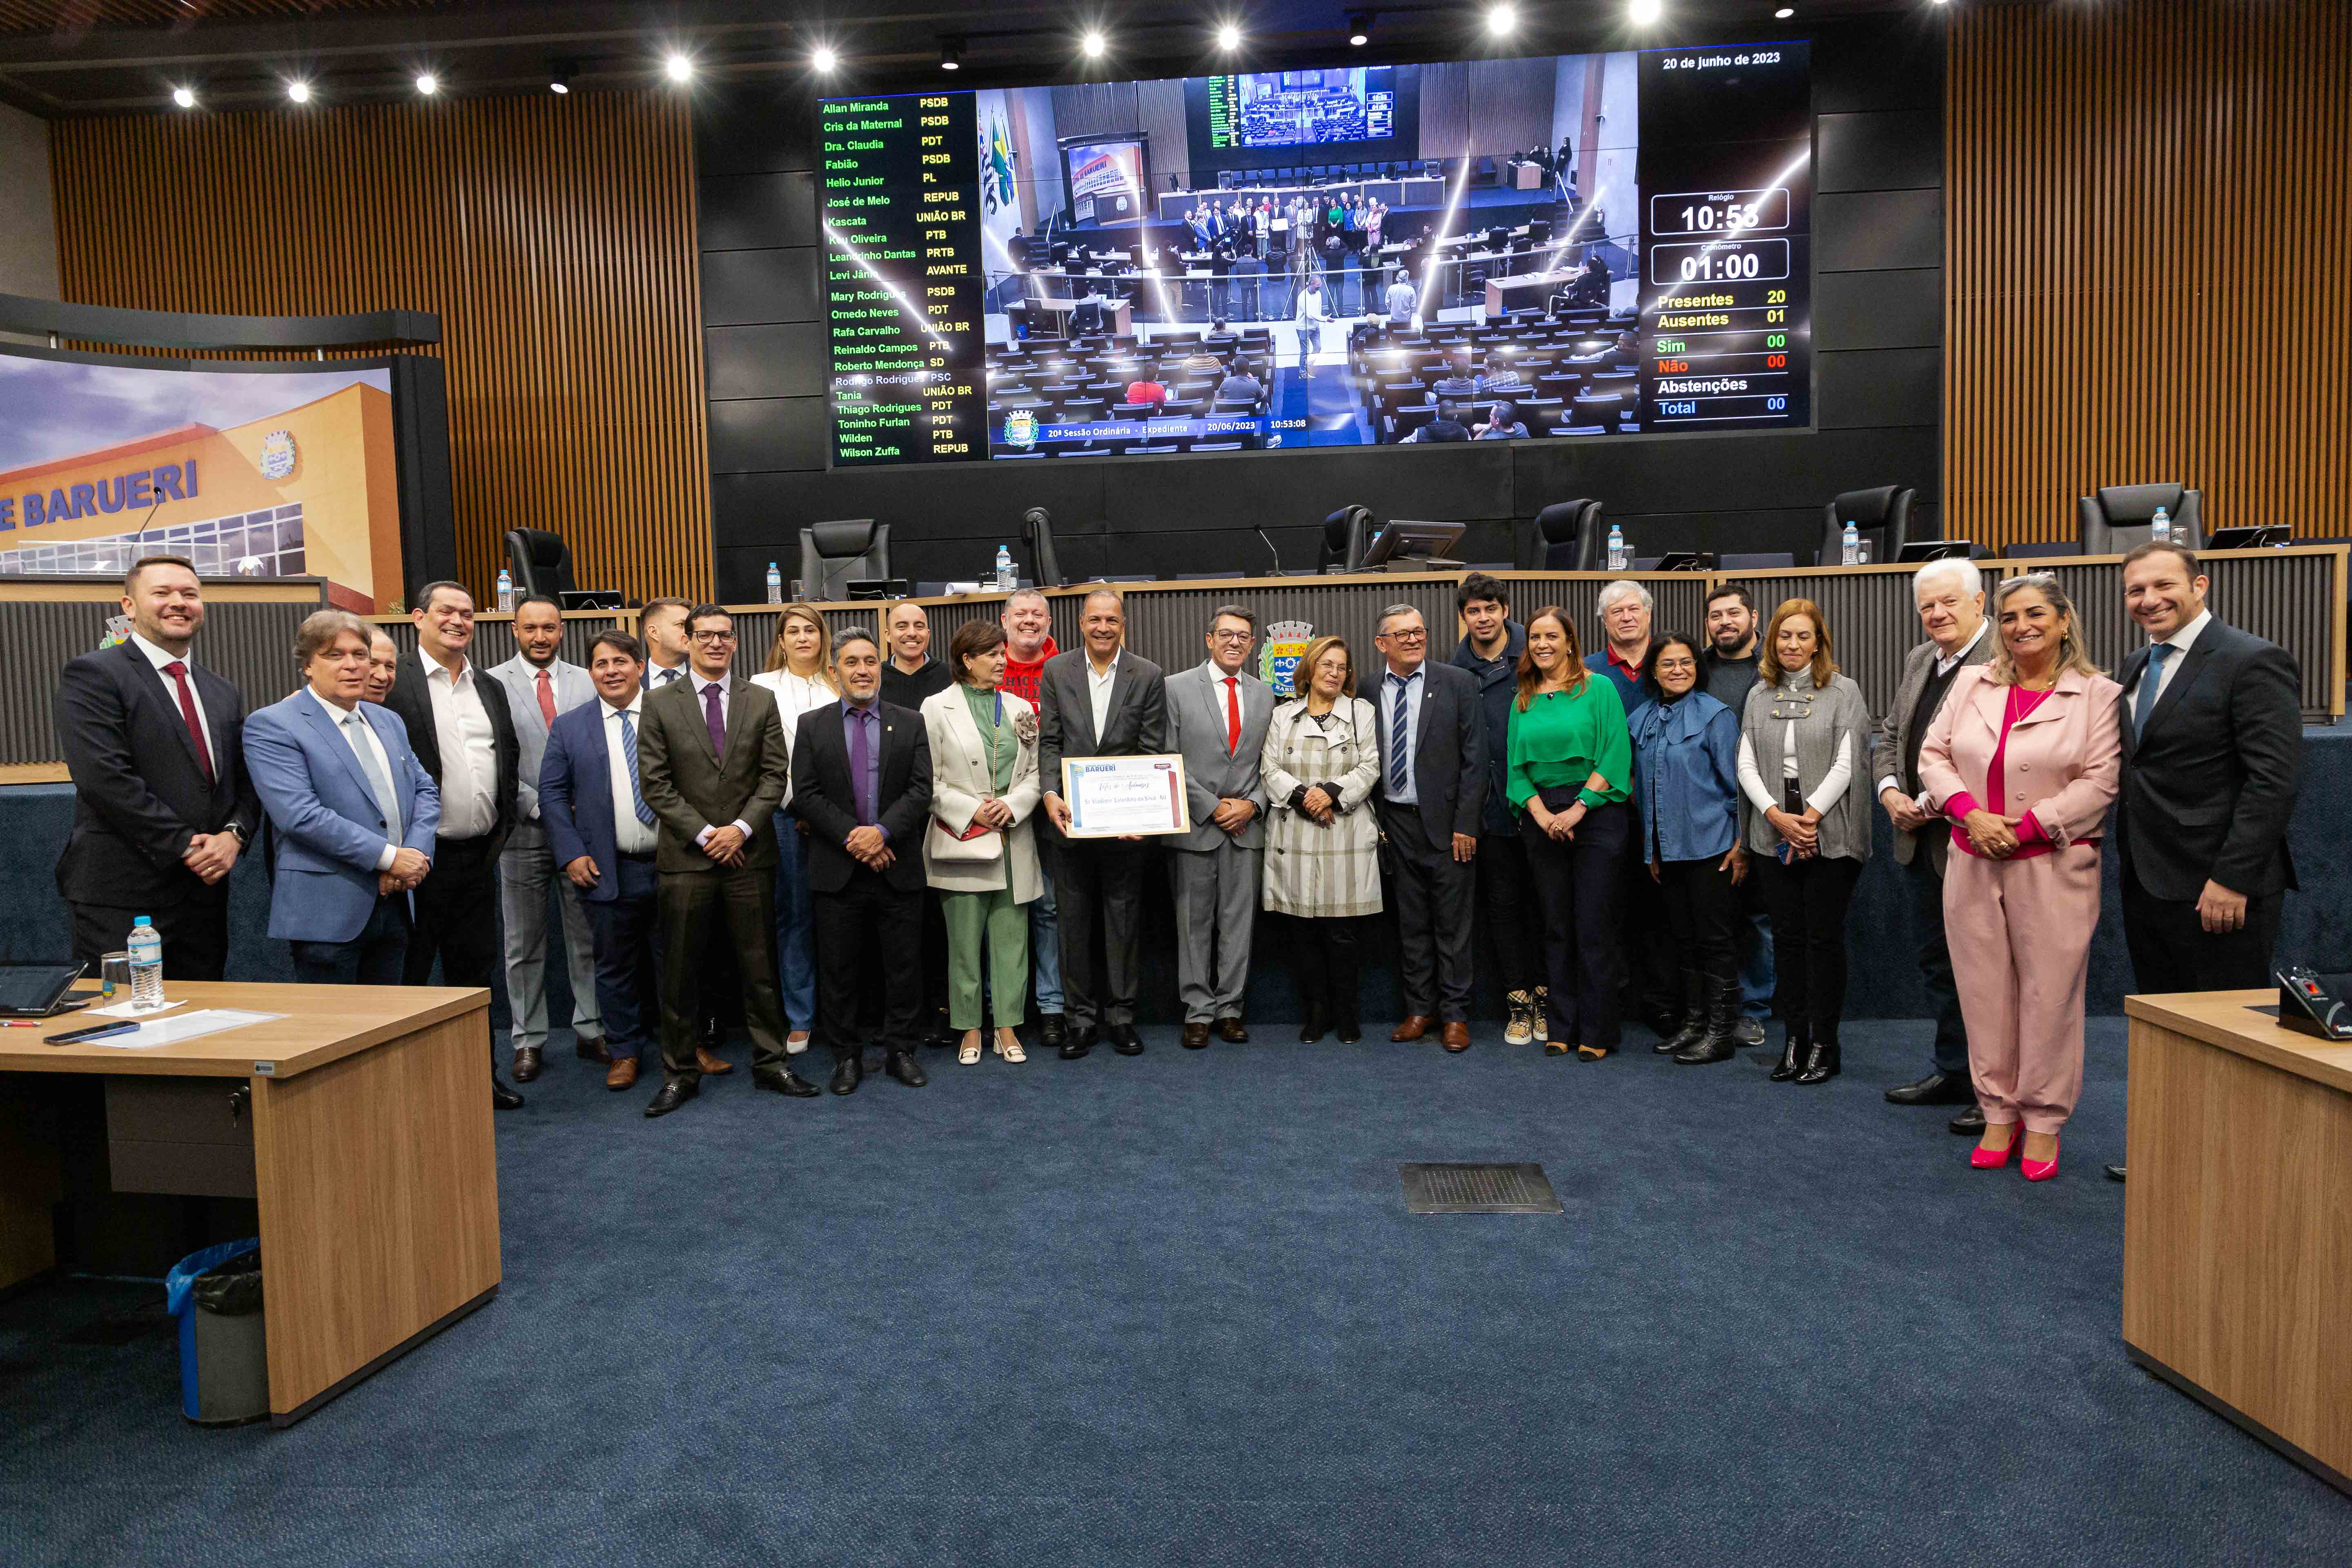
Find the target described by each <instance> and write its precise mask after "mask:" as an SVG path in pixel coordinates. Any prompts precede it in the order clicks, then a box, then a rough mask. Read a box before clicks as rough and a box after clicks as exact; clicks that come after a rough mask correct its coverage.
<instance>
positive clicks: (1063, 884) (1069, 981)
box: [1037, 588, 1168, 1061]
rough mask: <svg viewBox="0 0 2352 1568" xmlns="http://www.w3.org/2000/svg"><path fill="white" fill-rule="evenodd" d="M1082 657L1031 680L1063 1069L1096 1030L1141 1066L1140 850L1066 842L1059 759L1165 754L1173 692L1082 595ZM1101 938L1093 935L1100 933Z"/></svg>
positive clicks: (1117, 612) (1113, 621) (1104, 600)
mask: <svg viewBox="0 0 2352 1568" xmlns="http://www.w3.org/2000/svg"><path fill="white" fill-rule="evenodd" d="M1080 625H1081V626H1082V628H1083V629H1084V632H1085V637H1086V647H1084V648H1077V649H1073V650H1072V651H1070V652H1068V653H1061V654H1055V656H1054V657H1053V658H1049V659H1047V660H1046V661H1045V668H1044V669H1042V670H1040V671H1039V672H1038V674H1037V706H1038V728H1037V771H1038V773H1039V774H1040V775H1041V776H1042V777H1043V779H1044V781H1045V820H1046V823H1047V825H1048V826H1047V831H1048V832H1049V833H1050V834H1051V835H1052V837H1053V839H1054V841H1055V850H1054V897H1055V901H1056V903H1057V904H1058V906H1059V908H1060V914H1061V922H1060V923H1061V928H1062V1011H1063V1014H1064V1016H1065V1017H1066V1018H1067V1020H1068V1027H1069V1034H1068V1037H1067V1038H1066V1040H1065V1041H1064V1042H1063V1044H1062V1056H1063V1058H1064V1059H1065V1060H1069V1061H1075V1060H1076V1059H1077V1058H1080V1057H1082V1056H1085V1055H1086V1054H1087V1052H1088V1051H1090V1050H1092V1049H1093V1048H1094V1045H1095V1042H1096V1040H1097V1039H1099V1038H1100V1037H1101V1031H1102V1029H1103V1028H1104V1027H1106V1026H1107V1027H1108V1029H1109V1031H1110V1038H1111V1046H1112V1047H1113V1048H1114V1049H1116V1050H1117V1051H1118V1054H1119V1055H1121V1056H1123V1057H1132V1056H1140V1055H1141V1054H1142V1052H1143V1041H1142V1040H1141V1039H1140V1038H1139V1037H1138V1036H1137V1035H1136V1032H1135V994H1136V991H1137V989H1138V988H1139V985H1140V984H1141V978H1142V973H1143V953H1142V942H1141V938H1142V929H1143V842H1142V840H1141V839H1139V838H1072V837H1067V835H1068V833H1069V829H1070V807H1069V804H1068V803H1067V802H1066V801H1065V800H1063V798H1062V795H1061V788H1062V759H1063V758H1064V757H1150V756H1159V755H1161V754H1163V753H1165V752H1167V750H1168V682H1167V679H1166V678H1165V677H1163V676H1162V675H1161V674H1160V667H1159V666H1158V665H1156V664H1154V663H1152V662H1151V661H1150V659H1148V658H1138V657H1136V656H1135V655H1134V654H1131V653H1129V652H1128V651H1126V649H1125V648H1124V647H1121V646H1120V645H1121V644H1122V643H1123V642H1124V641H1125V639H1126V637H1127V612H1126V610H1125V608H1124V607H1123V606H1122V605H1121V604H1120V603H1119V597H1118V594H1117V593H1116V592H1114V591H1112V590H1111V589H1108V588H1097V590H1095V591H1094V592H1093V593H1091V594H1089V595H1087V602H1086V607H1085V612H1084V618H1083V620H1082V621H1081V622H1080ZM1097 927H1099V932H1098V931H1097Z"/></svg>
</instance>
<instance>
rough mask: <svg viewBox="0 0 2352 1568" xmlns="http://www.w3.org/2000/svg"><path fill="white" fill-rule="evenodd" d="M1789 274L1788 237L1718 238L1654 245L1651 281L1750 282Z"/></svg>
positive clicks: (1662, 283) (1671, 284) (1671, 283)
mask: <svg viewBox="0 0 2352 1568" xmlns="http://www.w3.org/2000/svg"><path fill="white" fill-rule="evenodd" d="M1788 275H1789V242H1788V241H1787V240H1785V239H1718V240H1713V241H1710V242H1708V243H1706V244H1704V245H1654V246H1652V247H1650V281H1651V282H1652V283H1653V284H1654V285H1656V286H1658V287H1660V288H1672V287H1674V286H1675V285H1676V284H1679V283H1748V282H1753V281H1756V280H1758V279H1781V278H1786V277H1787V276H1788Z"/></svg>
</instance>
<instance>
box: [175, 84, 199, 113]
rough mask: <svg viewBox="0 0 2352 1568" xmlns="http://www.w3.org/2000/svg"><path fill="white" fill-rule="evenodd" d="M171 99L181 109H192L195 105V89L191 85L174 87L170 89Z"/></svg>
mask: <svg viewBox="0 0 2352 1568" xmlns="http://www.w3.org/2000/svg"><path fill="white" fill-rule="evenodd" d="M172 101H173V103H176V104H178V105H179V106H180V107H181V108H182V109H194V107H195V106H196V89H194V88H192V87H175V88H173V89H172Z"/></svg>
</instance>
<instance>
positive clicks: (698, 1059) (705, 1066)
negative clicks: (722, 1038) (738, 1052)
mask: <svg viewBox="0 0 2352 1568" xmlns="http://www.w3.org/2000/svg"><path fill="white" fill-rule="evenodd" d="M694 1065H695V1066H696V1067H698V1068H701V1069H702V1070H703V1071H704V1072H705V1073H707V1074H710V1075H712V1076H716V1075H718V1074H719V1073H722V1072H733V1071H734V1070H735V1064H734V1063H733V1062H730V1061H729V1060H727V1059H726V1058H723V1057H714V1056H712V1055H711V1054H710V1052H709V1048H708V1047H703V1046H697V1047H694Z"/></svg>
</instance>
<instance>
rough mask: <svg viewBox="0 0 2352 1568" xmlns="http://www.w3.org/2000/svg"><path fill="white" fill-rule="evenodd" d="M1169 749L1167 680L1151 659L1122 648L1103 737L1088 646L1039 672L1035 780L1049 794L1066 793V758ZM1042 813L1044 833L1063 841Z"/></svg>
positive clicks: (1160, 752)
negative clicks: (1090, 683)
mask: <svg viewBox="0 0 2352 1568" xmlns="http://www.w3.org/2000/svg"><path fill="white" fill-rule="evenodd" d="M1167 750H1168V678H1167V677H1166V676H1165V675H1163V674H1162V673H1161V672H1160V667H1159V666H1158V665H1156V664H1154V663H1152V662H1151V661H1150V659H1148V658H1141V657H1140V656H1139V655H1137V654H1134V653H1131V652H1129V651H1128V650H1126V649H1124V648H1122V649H1121V650H1120V651H1119V656H1118V676H1117V678H1116V679H1113V680H1112V682H1111V689H1110V715H1109V719H1108V722H1106V723H1105V724H1104V726H1103V732H1102V733H1101V734H1099V735H1097V734H1096V733H1095V706H1094V696H1093V693H1092V691H1091V689H1089V688H1088V687H1087V650H1086V649H1085V648H1083V647H1079V648H1073V649H1071V650H1070V651H1069V652H1068V653H1057V654H1055V656H1054V657H1053V658H1049V659H1047V660H1046V661H1045V668H1043V669H1041V670H1039V671H1038V672H1037V778H1038V782H1039V783H1040V784H1042V785H1043V786H1044V788H1045V793H1046V794H1048V795H1059V794H1061V793H1062V759H1063V758H1064V757H1156V756H1161V755H1164V754H1165V753H1166V752H1167ZM1040 815H1041V816H1043V818H1044V821H1045V831H1046V832H1047V833H1049V834H1051V835H1052V836H1053V837H1055V838H1056V839H1059V838H1060V837H1061V836H1062V835H1061V829H1059V828H1057V827H1055V826H1054V819H1053V815H1052V814H1051V813H1050V812H1048V813H1041V814H1040Z"/></svg>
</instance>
